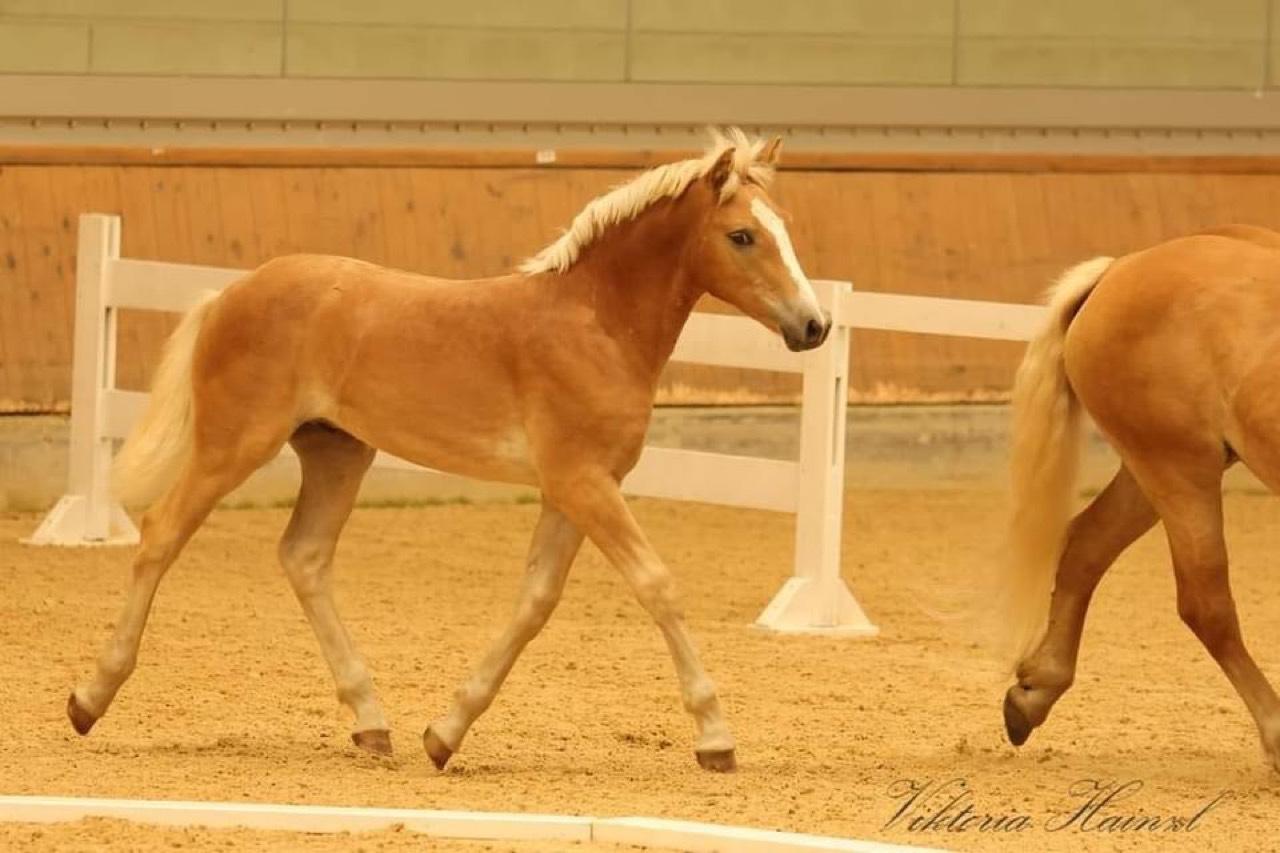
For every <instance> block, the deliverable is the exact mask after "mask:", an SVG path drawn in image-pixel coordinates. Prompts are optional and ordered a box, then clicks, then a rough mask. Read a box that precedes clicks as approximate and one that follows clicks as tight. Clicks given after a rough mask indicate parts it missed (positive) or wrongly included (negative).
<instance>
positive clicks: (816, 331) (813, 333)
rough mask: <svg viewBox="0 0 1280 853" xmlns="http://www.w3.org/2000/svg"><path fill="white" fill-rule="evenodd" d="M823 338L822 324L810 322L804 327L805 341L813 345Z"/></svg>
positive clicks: (815, 321) (814, 321)
mask: <svg viewBox="0 0 1280 853" xmlns="http://www.w3.org/2000/svg"><path fill="white" fill-rule="evenodd" d="M821 337H822V324H821V323H819V322H818V321H817V320H810V321H809V322H808V323H807V324H805V327H804V339H805V340H806V341H807V342H809V343H813V342H814V341H816V340H818V339H819V338H821Z"/></svg>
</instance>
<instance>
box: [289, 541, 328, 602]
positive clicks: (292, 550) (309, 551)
mask: <svg viewBox="0 0 1280 853" xmlns="http://www.w3.org/2000/svg"><path fill="white" fill-rule="evenodd" d="M277 554H278V556H279V558H280V565H281V566H282V567H283V568H284V573H285V576H286V577H287V578H288V579H289V583H290V584H291V585H292V586H293V589H294V592H296V593H297V594H298V595H300V596H307V595H314V594H316V593H318V592H320V591H322V590H323V588H324V583H325V568H326V567H327V566H328V564H329V549H328V548H327V547H323V546H321V545H317V544H315V543H313V542H308V541H306V540H305V539H296V538H294V537H291V536H287V535H286V536H285V537H284V538H283V539H281V540H280V546H279V548H278V549H277Z"/></svg>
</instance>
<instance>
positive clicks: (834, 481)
mask: <svg viewBox="0 0 1280 853" xmlns="http://www.w3.org/2000/svg"><path fill="white" fill-rule="evenodd" d="M77 252H78V258H77V260H78V266H77V274H76V327H75V361H74V367H73V371H72V394H71V439H70V460H69V473H68V484H67V494H66V495H64V496H63V497H62V499H61V500H59V501H58V503H57V505H56V506H55V507H54V508H53V509H52V510H51V511H50V512H49V514H48V515H47V516H46V518H45V519H44V521H43V522H42V523H41V525H40V527H39V528H38V529H37V530H36V532H35V533H34V534H33V535H32V537H31V538H30V539H29V540H27V541H28V542H30V543H32V544H39V545H93V544H130V543H133V542H136V541H137V538H138V533H137V530H136V528H135V527H134V526H133V523H132V522H131V521H130V519H129V517H128V515H126V514H125V512H124V510H123V508H121V506H120V505H119V504H118V503H117V502H116V501H115V500H114V499H113V498H112V497H111V493H110V487H109V477H110V463H111V454H112V449H113V442H114V441H115V440H116V439H120V438H124V437H125V436H126V435H127V434H128V432H129V430H130V428H131V427H132V425H133V424H134V423H135V421H136V420H137V418H138V417H139V415H140V414H141V411H142V408H143V406H144V405H145V404H146V398H147V395H146V394H143V393H140V392H136V391H125V390H121V389H119V388H116V387H115V350H116V312H117V311H118V310H119V309H121V308H136V309H145V310H152V311H171V312H181V311H185V310H187V308H189V307H190V306H191V305H192V304H193V303H194V302H195V300H196V298H197V297H198V296H199V295H200V294H201V293H203V292H204V291H207V290H221V289H222V288H224V287H226V286H227V285H228V284H230V283H231V282H233V281H235V280H236V279H237V278H240V277H241V276H243V275H244V274H245V273H244V271H243V270H229V269H219V268H215V267H201V266H192V265H188V264H170V263H161V262H157V261H143V260H135V259H132V258H121V257H120V220H119V218H118V217H115V216H106V215H102V214H86V215H84V216H81V217H80V232H79V247H78V250H77ZM815 285H816V289H817V291H818V295H819V299H820V301H821V302H822V303H823V305H824V307H826V308H827V309H828V310H829V311H831V313H832V316H833V317H834V318H835V321H836V322H835V326H834V328H833V329H832V332H831V335H830V337H829V339H828V341H827V343H826V344H825V345H824V346H822V347H821V348H819V349H817V350H813V351H810V352H807V353H803V354H796V353H792V352H789V351H787V349H786V348H785V347H784V346H783V344H782V342H781V341H780V340H779V339H778V337H777V336H776V335H774V334H772V333H771V332H769V331H767V330H765V329H764V328H762V327H761V326H760V325H758V324H757V323H755V322H754V321H752V320H749V319H747V318H745V317H738V316H723V315H708V314H694V315H693V316H692V317H691V318H690V320H689V323H688V325H687V326H686V328H685V330H684V333H683V334H682V335H681V337H680V340H679V342H678V343H677V344H676V348H675V351H674V353H673V354H672V360H673V361H679V362H687V363H694V364H706V365H715V366H723V367H740V368H753V369H759V370H775V371H784V372H791V373H799V374H801V375H802V377H803V384H804V391H803V401H802V408H801V427H800V457H799V459H798V460H796V461H790V460H778V459H762V458H756V457H748V456H734V455H729V454H722V453H708V452H702V451H693V450H677V449H671V448H658V447H646V448H645V450H644V453H643V454H642V456H641V458H640V461H639V463H638V464H637V465H636V468H635V470H633V471H632V472H631V474H630V475H629V476H628V477H627V478H626V480H625V482H624V483H623V489H624V491H626V492H627V493H629V494H633V495H645V496H650V497H660V498H672V499H676V500H694V501H703V502H707V503H715V504H724V505H728V506H740V507H751V508H756V509H767V510H777V511H782V512H792V513H795V515H796V546H795V569H794V574H793V577H792V578H791V579H790V580H789V581H787V583H786V585H785V586H784V587H783V589H782V590H781V591H780V592H779V593H778V595H777V596H776V597H775V598H774V600H773V602H772V603H771V604H770V605H769V606H768V608H767V609H766V610H765V611H764V613H763V614H762V615H761V617H760V619H759V620H758V622H757V624H758V625H759V626H761V627H764V628H769V629H773V630H777V631H785V632H803V633H841V634H853V635H869V634H875V633H876V632H877V629H876V627H875V626H874V625H873V624H871V622H870V621H869V620H868V619H867V617H866V615H865V614H864V613H863V611H862V608H861V607H860V606H859V605H858V602H857V601H856V600H855V599H854V597H853V595H852V594H851V593H850V592H849V590H848V588H847V586H846V585H845V583H844V581H843V579H842V578H841V576H840V536H841V516H842V508H843V498H844V444H845V410H846V400H847V398H848V370H849V333H850V330H851V329H853V328H868V329H888V330H897V331H911V332H924V333H932V334H948V335H960V336H966V337H984V338H997V339H1004V340H1025V339H1027V338H1028V337H1030V335H1031V333H1032V332H1033V331H1034V329H1035V328H1036V327H1037V324H1038V323H1039V322H1040V318H1041V309H1039V308H1037V307H1033V306H1025V305H1002V304H998V303H984V302H971V301H966V300H956V299H932V298H927V297H916V296H897V295H890V294H878V293H853V292H852V289H851V287H850V286H849V284H847V283H845V282H831V281H825V282H815ZM374 464H375V465H380V466H386V467H394V468H417V466H415V465H413V464H412V463H409V462H406V461H404V460H401V459H397V458H396V457H393V456H389V455H387V454H384V453H379V454H378V457H377V459H376V460H375V463H374Z"/></svg>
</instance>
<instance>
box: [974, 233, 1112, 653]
mask: <svg viewBox="0 0 1280 853" xmlns="http://www.w3.org/2000/svg"><path fill="white" fill-rule="evenodd" d="M1113 260H1114V259H1113V258H1094V259H1093V260H1091V261H1086V262H1084V263H1082V264H1079V265H1078V266H1075V267H1072V268H1071V269H1070V270H1068V271H1067V272H1066V273H1064V274H1063V275H1062V277H1061V278H1060V279H1058V281H1057V283H1056V284H1055V285H1054V286H1053V288H1052V289H1051V290H1050V291H1049V295H1048V299H1047V304H1048V308H1049V316H1048V319H1047V321H1046V323H1045V326H1044V329H1043V330H1042V331H1041V332H1040V334H1038V335H1037V336H1036V337H1035V338H1034V339H1033V340H1032V341H1031V343H1030V344H1029V345H1028V346H1027V352H1026V355H1025V356H1024V357H1023V359H1022V365H1021V367H1019V368H1018V375H1017V379H1016V380H1015V382H1014V387H1013V426H1012V435H1011V439H1012V446H1011V453H1010V474H1011V478H1012V494H1011V496H1010V497H1011V503H1012V508H1011V509H1012V515H1011V517H1010V520H1009V541H1008V543H1007V550H1006V553H1005V556H1004V560H1003V561H1002V563H1001V565H1000V566H999V567H998V571H999V576H998V577H997V578H996V579H995V581H996V582H995V583H994V584H993V592H994V599H995V600H994V601H993V602H992V604H993V608H992V611H991V618H992V625H993V626H994V629H995V635H996V640H997V646H998V651H999V653H1000V654H1001V655H1002V656H1005V659H1006V660H1009V661H1011V662H1013V664H1014V665H1016V664H1017V662H1018V661H1021V660H1022V659H1023V658H1025V657H1026V655H1028V654H1029V653H1030V652H1031V651H1032V650H1033V649H1034V648H1035V646H1036V645H1037V644H1038V643H1039V642H1040V639H1041V637H1043V636H1044V631H1045V628H1046V626H1047V623H1048V617H1049V600H1050V597H1051V596H1052V594H1053V581H1054V576H1055V574H1056V573H1057V567H1058V559H1059V557H1060V556H1061V554H1062V548H1063V545H1064V544H1065V541H1066V534H1067V527H1068V525H1069V524H1070V522H1071V516H1072V510H1073V503H1074V497H1075V486H1076V473H1077V469H1078V467H1079V461H1080V449H1081V436H1082V430H1081V417H1080V404H1079V402H1078V401H1077V399H1076V395H1075V392H1074V391H1072V389H1071V385H1070V383H1069V382H1068V380H1067V373H1066V366H1065V364H1064V362H1063V344H1064V341H1065V340H1066V335H1067V328H1068V326H1070V325H1071V321H1072V319H1073V318H1074V317H1075V315H1076V312H1077V311H1079V309H1080V306H1081V305H1083V304H1084V301H1085V299H1086V298H1087V297H1088V296H1089V293H1090V292H1091V291H1092V290H1093V288H1094V286H1095V285H1097V283H1098V281H1099V280H1100V279H1101V278H1102V275H1103V274H1104V273H1105V272H1106V271H1107V268H1108V267H1109V266H1111V263H1112V261H1113Z"/></svg>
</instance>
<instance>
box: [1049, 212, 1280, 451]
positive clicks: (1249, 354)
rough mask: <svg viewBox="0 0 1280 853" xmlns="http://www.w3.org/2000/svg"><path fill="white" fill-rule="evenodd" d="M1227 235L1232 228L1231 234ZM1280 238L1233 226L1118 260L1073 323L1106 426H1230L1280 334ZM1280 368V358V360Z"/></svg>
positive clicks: (1072, 370)
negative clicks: (1244, 386) (1247, 381)
mask: <svg viewBox="0 0 1280 853" xmlns="http://www.w3.org/2000/svg"><path fill="white" fill-rule="evenodd" d="M1223 232H1225V233H1223ZM1272 237H1274V238H1275V239H1276V241H1277V243H1276V244H1277V247H1280V235H1274V232H1267V231H1266V230H1265V229H1254V228H1251V227H1248V226H1232V227H1230V228H1228V229H1221V230H1220V231H1215V232H1214V233H1202V234H1197V235H1192V236H1188V237H1180V238H1177V239H1174V240H1169V241H1167V242H1164V243H1160V244H1157V245H1156V246H1152V247H1150V248H1148V249H1144V250H1141V251H1139V252H1135V253H1133V254H1130V255H1126V256H1124V257H1122V258H1120V259H1118V260H1117V261H1116V262H1115V263H1114V264H1113V265H1112V266H1111V268H1110V269H1108V270H1107V272H1106V273H1105V274H1104V275H1103V276H1102V278H1101V279H1100V280H1099V282H1098V284H1097V286H1096V287H1095V289H1094V291H1093V292H1092V293H1091V294H1090V295H1089V297H1088V298H1087V299H1086V300H1085V302H1084V304H1083V306H1082V307H1081V309H1080V311H1079V312H1078V313H1077V315H1076V317H1075V319H1074V320H1073V321H1072V323H1071V326H1070V328H1069V329H1068V332H1067V337H1066V342H1065V358H1066V366H1067V373H1068V376H1069V377H1070V380H1071V384H1072V386H1073V388H1074V389H1075V390H1076V393H1077V395H1078V396H1079V397H1080V399H1081V400H1082V402H1084V404H1085V407H1086V408H1087V409H1088V410H1089V411H1090V412H1091V414H1093V416H1094V418H1095V419H1096V420H1097V421H1098V422H1099V425H1100V426H1102V427H1103V429H1104V430H1106V431H1108V432H1110V433H1112V434H1117V433H1121V432H1125V431H1129V432H1131V433H1133V434H1135V440H1145V439H1138V438H1136V435H1137V434H1138V433H1142V434H1150V433H1152V432H1159V431H1160V430H1161V429H1162V428H1165V427H1167V428H1168V430H1169V431H1170V432H1175V431H1179V430H1185V429H1186V428H1187V426H1188V425H1189V424H1192V423H1198V424H1200V425H1201V427H1203V428H1204V430H1205V431H1207V432H1212V431H1214V430H1219V429H1223V428H1225V426H1226V423H1227V421H1228V420H1229V413H1228V410H1227V407H1228V406H1229V404H1230V401H1231V399H1232V398H1233V397H1234V394H1235V392H1236V390H1237V388H1238V387H1239V385H1240V383H1241V381H1242V380H1243V378H1244V377H1245V376H1246V375H1248V374H1249V373H1250V372H1251V371H1252V370H1254V369H1255V368H1256V367H1257V362H1258V359H1259V358H1273V357H1274V353H1275V352H1276V351H1277V343H1278V342H1280V252H1277V251H1276V250H1275V249H1274V248H1270V247H1269V245H1268V243H1266V242H1264V241H1265V240H1270V239H1272ZM1278 366H1280V365H1278Z"/></svg>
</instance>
